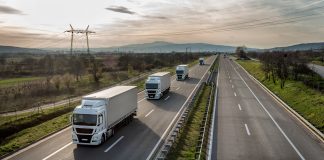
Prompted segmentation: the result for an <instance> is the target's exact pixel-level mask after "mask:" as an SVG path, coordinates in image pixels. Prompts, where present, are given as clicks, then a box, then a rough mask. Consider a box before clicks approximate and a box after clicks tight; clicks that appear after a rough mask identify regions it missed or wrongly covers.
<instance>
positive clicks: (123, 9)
mask: <svg viewBox="0 0 324 160" xmlns="http://www.w3.org/2000/svg"><path fill="white" fill-rule="evenodd" d="M106 9H107V10H110V11H113V12H119V13H126V14H136V12H133V11H130V10H129V9H128V8H126V7H123V6H111V7H107V8H106Z"/></svg>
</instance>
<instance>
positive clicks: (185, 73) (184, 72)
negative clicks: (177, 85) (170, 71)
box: [176, 64, 189, 81]
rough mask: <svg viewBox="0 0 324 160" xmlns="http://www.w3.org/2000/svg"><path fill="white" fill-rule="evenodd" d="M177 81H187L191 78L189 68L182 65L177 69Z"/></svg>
mask: <svg viewBox="0 0 324 160" xmlns="http://www.w3.org/2000/svg"><path fill="white" fill-rule="evenodd" d="M176 74H177V80H178V81H179V80H185V79H186V78H188V77H189V66H188V65H187V64H181V65H178V66H177V67H176Z"/></svg>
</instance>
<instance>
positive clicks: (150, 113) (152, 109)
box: [145, 109, 154, 117]
mask: <svg viewBox="0 0 324 160" xmlns="http://www.w3.org/2000/svg"><path fill="white" fill-rule="evenodd" d="M153 111H154V109H152V110H151V111H150V112H149V113H147V114H146V115H145V117H147V116H149V115H150V114H151V113H152V112H153Z"/></svg>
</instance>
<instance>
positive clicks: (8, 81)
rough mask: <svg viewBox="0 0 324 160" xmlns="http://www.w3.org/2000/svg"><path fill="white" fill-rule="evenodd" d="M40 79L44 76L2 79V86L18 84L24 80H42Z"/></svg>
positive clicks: (0, 83)
mask: <svg viewBox="0 0 324 160" xmlns="http://www.w3.org/2000/svg"><path fill="white" fill-rule="evenodd" d="M40 79H44V77H23V78H10V79H0V88H1V87H8V86H13V85H17V84H20V83H24V82H30V81H35V80H40Z"/></svg>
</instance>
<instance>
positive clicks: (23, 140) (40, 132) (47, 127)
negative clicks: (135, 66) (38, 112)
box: [0, 112, 71, 157]
mask: <svg viewBox="0 0 324 160" xmlns="http://www.w3.org/2000/svg"><path fill="white" fill-rule="evenodd" d="M70 115H71V112H69V113H65V114H63V115H61V116H59V117H56V118H54V119H51V120H49V121H46V122H44V123H41V124H38V125H36V126H34V127H30V128H27V129H24V130H21V131H19V132H17V133H15V134H13V135H11V136H9V137H7V138H6V139H5V140H4V141H3V142H2V143H1V145H0V157H1V156H4V155H5V154H8V153H10V152H13V151H15V150H17V149H20V148H22V147H24V146H27V145H29V144H31V143H33V142H36V141H37V140H40V139H42V138H43V137H46V136H47V135H49V134H51V133H54V132H57V131H58V130H61V129H62V128H64V127H67V126H68V125H70V118H69V117H70Z"/></svg>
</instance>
